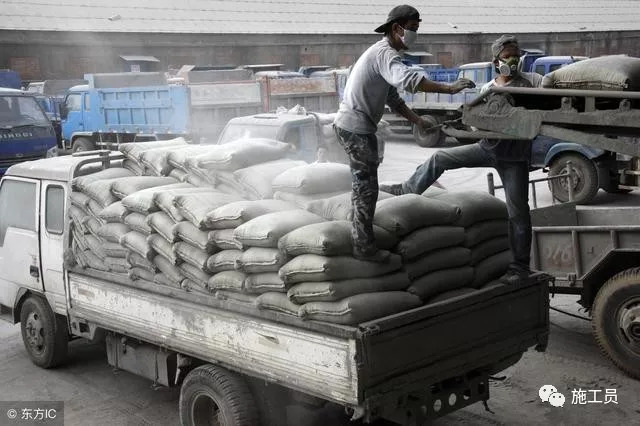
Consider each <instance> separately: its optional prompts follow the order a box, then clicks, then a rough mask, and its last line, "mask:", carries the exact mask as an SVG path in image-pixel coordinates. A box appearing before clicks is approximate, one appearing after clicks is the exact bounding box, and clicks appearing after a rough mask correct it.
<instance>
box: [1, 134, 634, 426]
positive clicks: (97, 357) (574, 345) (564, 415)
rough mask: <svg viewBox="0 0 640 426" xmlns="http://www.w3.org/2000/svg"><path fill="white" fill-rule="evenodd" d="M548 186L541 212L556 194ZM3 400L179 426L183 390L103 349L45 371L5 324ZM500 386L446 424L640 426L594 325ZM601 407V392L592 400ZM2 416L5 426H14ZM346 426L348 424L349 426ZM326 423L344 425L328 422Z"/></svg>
mask: <svg viewBox="0 0 640 426" xmlns="http://www.w3.org/2000/svg"><path fill="white" fill-rule="evenodd" d="M386 151H387V154H386V159H385V162H384V164H383V167H382V170H381V180H382V181H397V180H399V179H402V178H405V177H406V176H407V175H408V174H409V173H411V172H412V171H413V170H414V168H415V167H416V166H417V165H418V164H419V163H420V162H421V161H422V160H424V159H426V158H427V157H428V156H429V155H431V154H432V153H433V152H434V150H433V149H421V148H418V147H416V146H415V145H412V144H410V143H408V142H407V141H405V142H401V141H397V142H394V143H390V144H388V146H387V150H386ZM488 171H490V170H489V169H475V170H464V169H463V170H459V171H455V172H448V173H447V174H445V175H444V176H443V177H442V179H441V180H440V182H441V183H442V184H443V185H444V186H446V187H449V188H470V189H479V190H486V177H485V176H486V173H487V172H488ZM543 189H544V186H543V187H541V190H540V192H541V200H540V201H541V203H547V204H548V203H550V200H551V198H550V195H549V193H548V191H547V190H543ZM639 201H640V196H639V195H638V194H631V195H628V196H625V197H624V198H611V197H609V196H607V195H606V194H600V195H599V197H598V202H599V203H604V202H606V203H613V204H625V205H633V204H635V205H640V203H639ZM551 304H552V306H555V307H558V308H561V309H563V310H568V311H571V312H573V313H574V314H578V315H582V316H584V315H586V314H585V313H583V312H579V311H578V308H579V306H578V304H577V303H576V298H575V297H572V296H556V297H555V298H553V299H552V301H551ZM0 360H1V361H2V362H1V363H0V401H12V400H22V401H27V400H39V401H46V400H62V401H65V404H66V406H65V424H66V425H69V426H85V425H88V426H93V425H96V426H111V425H113V426H119V425H154V426H162V425H177V424H179V421H178V413H177V404H178V390H177V389H167V388H154V387H152V385H151V383H150V382H149V381H148V380H146V379H142V378H140V377H137V376H135V375H133V374H129V373H126V372H123V371H117V372H116V371H114V370H113V369H112V368H111V367H109V366H108V365H107V360H106V355H105V354H104V353H103V351H102V349H101V348H100V347H99V346H96V345H90V344H88V343H87V342H84V341H74V342H72V343H71V345H70V359H69V362H68V363H67V364H66V365H65V366H63V367H60V368H57V369H53V370H42V369H39V368H37V367H35V366H34V365H33V364H31V362H30V360H29V359H28V357H27V355H26V352H25V350H24V348H23V344H22V338H21V336H20V328H19V326H18V325H15V326H12V325H8V324H6V323H0ZM500 375H502V376H504V380H502V381H497V382H494V383H493V385H492V388H491V399H490V401H489V408H490V409H491V410H492V411H493V413H490V412H488V411H485V409H484V407H483V406H482V404H475V405H473V406H471V407H468V408H466V409H463V410H460V411H458V412H455V413H453V414H451V415H448V416H446V417H444V418H442V419H440V420H438V421H437V422H436V424H438V425H449V424H455V425H462V424H465V425H495V424H505V425H514V424H517V425H520V424H522V425H524V424H526V425H537V424H540V425H543V424H544V425H547V424H553V425H576V424H581V425H623V424H624V425H632V424H638V425H640V382H639V381H636V380H633V379H630V378H629V377H627V376H625V375H624V374H623V373H622V372H621V371H619V370H618V369H617V368H616V367H615V366H614V365H613V364H612V363H611V362H610V361H609V360H607V359H606V358H605V357H603V356H602V355H601V354H600V352H599V349H598V347H597V345H596V343H595V341H594V339H593V337H592V335H591V326H590V323H589V322H588V321H584V320H581V319H577V318H573V317H569V316H567V315H564V314H561V313H557V312H555V311H552V312H551V335H550V342H549V347H548V349H547V351H546V352H545V353H537V352H533V351H530V352H528V353H526V354H525V356H524V357H523V358H522V360H521V361H520V362H519V363H518V364H516V365H515V366H513V367H511V368H509V369H507V370H505V371H504V372H502V373H501V374H500ZM543 385H553V386H555V387H556V388H557V390H558V391H559V392H560V393H562V394H564V396H565V398H566V402H565V405H564V407H553V406H551V405H549V404H548V403H543V402H541V401H540V399H539V397H538V390H539V388H540V387H541V386H543ZM578 389H582V390H585V391H589V390H593V391H600V393H599V394H598V395H599V396H598V399H600V400H603V399H604V393H605V390H606V389H615V392H616V395H617V400H618V404H606V405H605V404H595V403H589V404H586V405H576V404H572V402H573V401H572V391H574V390H578ZM587 395H588V399H589V400H592V399H593V398H592V395H593V394H591V393H587ZM4 416H5V414H4V413H0V426H3V425H5V424H10V423H7V419H6V418H5V417H4ZM341 423H342V422H341ZM320 424H327V425H329V424H331V425H333V424H336V420H335V418H334V417H333V416H332V417H331V418H329V417H326V418H325V421H324V422H321V423H320Z"/></svg>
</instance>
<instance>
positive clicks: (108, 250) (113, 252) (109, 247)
mask: <svg viewBox="0 0 640 426" xmlns="http://www.w3.org/2000/svg"><path fill="white" fill-rule="evenodd" d="M102 244H103V251H104V253H105V254H106V255H107V257H113V258H116V259H125V258H126V257H127V253H128V252H129V250H127V249H126V248H125V247H123V246H121V245H120V244H116V243H109V242H103V243H102Z"/></svg>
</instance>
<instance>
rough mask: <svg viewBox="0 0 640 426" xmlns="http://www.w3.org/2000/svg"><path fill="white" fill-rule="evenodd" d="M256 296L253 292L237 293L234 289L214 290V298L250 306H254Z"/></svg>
mask: <svg viewBox="0 0 640 426" xmlns="http://www.w3.org/2000/svg"><path fill="white" fill-rule="evenodd" d="M257 298H258V296H256V295H254V294H245V293H237V292H235V291H228V290H218V291H216V299H220V300H224V301H229V302H234V303H240V304H242V305H247V306H250V307H255V305H256V299H257Z"/></svg>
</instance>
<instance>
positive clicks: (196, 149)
mask: <svg viewBox="0 0 640 426" xmlns="http://www.w3.org/2000/svg"><path fill="white" fill-rule="evenodd" d="M217 149H218V146H217V145H189V146H188V147H184V148H182V149H179V150H176V151H172V152H170V153H169V156H168V157H167V162H168V163H169V165H170V166H171V167H174V168H175V169H178V170H181V171H183V172H185V173H186V172H188V171H189V170H190V169H192V168H193V165H192V164H188V161H189V159H191V158H194V157H197V156H198V155H202V154H206V153H207V152H209V151H215V150H217Z"/></svg>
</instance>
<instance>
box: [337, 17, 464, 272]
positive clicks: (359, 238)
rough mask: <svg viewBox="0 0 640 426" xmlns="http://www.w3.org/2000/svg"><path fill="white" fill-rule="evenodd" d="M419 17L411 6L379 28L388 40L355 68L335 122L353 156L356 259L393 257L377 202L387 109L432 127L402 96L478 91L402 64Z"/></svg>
mask: <svg viewBox="0 0 640 426" xmlns="http://www.w3.org/2000/svg"><path fill="white" fill-rule="evenodd" d="M420 21H421V20H420V14H419V13H418V11H417V10H416V9H415V8H413V7H411V6H408V5H401V6H396V7H394V8H393V9H392V10H391V12H389V16H388V17H387V21H386V22H385V23H384V24H382V25H381V26H379V27H378V28H376V30H375V31H376V32H378V33H382V34H384V38H383V39H382V40H380V41H378V42H377V43H375V44H374V45H373V46H371V47H370V48H369V49H367V50H366V51H365V52H364V53H363V54H362V56H360V58H359V59H358V61H357V62H356V63H355V65H354V66H353V69H352V70H351V73H350V75H349V79H348V80H347V84H346V86H345V90H344V100H343V101H342V103H341V104H340V108H339V110H338V114H337V116H336V119H335V121H334V128H335V131H336V136H337V137H338V142H339V143H340V144H341V145H342V147H343V148H344V149H345V151H346V153H347V155H348V156H349V161H350V166H351V175H352V204H353V228H352V237H353V255H354V256H355V257H356V258H358V259H363V260H369V261H376V262H385V261H387V259H388V258H389V252H387V251H384V250H378V248H377V246H376V244H375V238H374V235H373V215H374V212H375V207H376V201H377V199H378V165H379V158H378V143H377V140H376V135H375V134H376V130H377V126H378V123H379V122H380V119H381V118H382V115H383V113H384V108H385V104H386V105H388V106H389V107H390V108H391V109H392V110H393V111H395V112H396V113H398V114H400V115H402V116H404V117H405V118H406V119H407V120H409V121H410V122H412V123H414V125H416V126H419V127H421V128H427V127H429V124H428V123H426V122H425V121H423V120H422V119H421V118H420V117H419V116H418V115H416V114H415V113H414V112H413V111H411V110H410V109H409V108H408V107H407V105H406V104H405V102H404V101H403V100H402V99H401V98H400V96H399V95H398V89H403V90H407V91H409V92H412V93H415V92H435V93H451V94H453V93H458V92H459V91H461V90H463V89H465V88H472V87H475V85H474V83H473V82H472V81H471V80H468V79H459V80H457V81H455V82H454V83H452V84H441V83H436V82H433V81H429V80H427V79H426V78H425V74H424V72H422V71H420V70H415V69H412V68H411V67H408V66H406V65H405V64H403V63H402V58H401V56H400V51H402V50H407V49H410V48H412V47H414V46H415V44H416V40H417V31H418V28H419V26H420Z"/></svg>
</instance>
